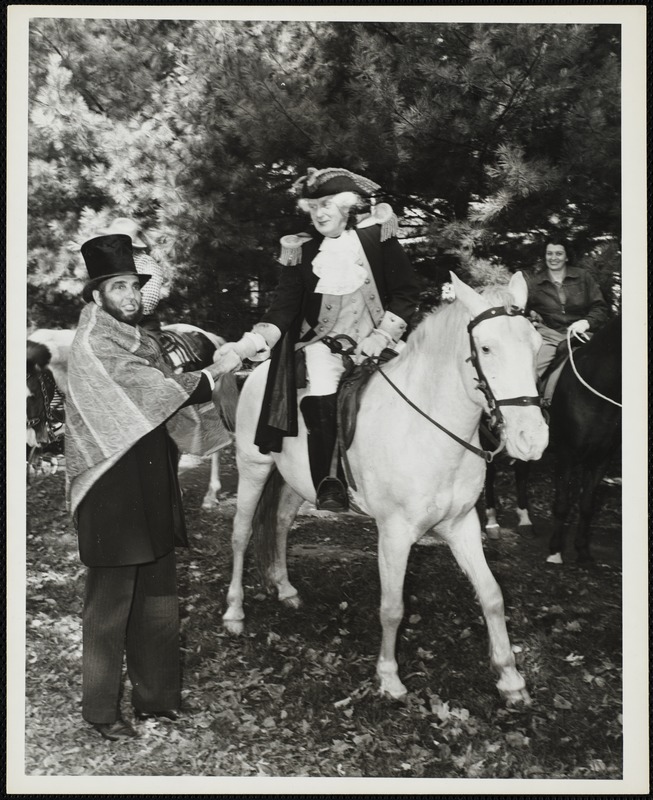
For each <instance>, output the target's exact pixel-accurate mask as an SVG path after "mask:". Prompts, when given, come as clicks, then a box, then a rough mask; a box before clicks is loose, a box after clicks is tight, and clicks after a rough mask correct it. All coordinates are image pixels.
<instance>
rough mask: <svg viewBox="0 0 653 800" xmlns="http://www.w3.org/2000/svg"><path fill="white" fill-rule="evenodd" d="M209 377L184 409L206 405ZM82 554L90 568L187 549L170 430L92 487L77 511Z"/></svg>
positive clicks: (154, 434)
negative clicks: (178, 548) (176, 546)
mask: <svg viewBox="0 0 653 800" xmlns="http://www.w3.org/2000/svg"><path fill="white" fill-rule="evenodd" d="M210 399H211V390H210V388H209V383H208V380H207V379H206V377H202V379H201V381H200V383H199V384H198V386H197V388H196V389H195V391H194V392H193V394H192V395H191V397H190V398H189V399H188V401H187V402H186V403H184V405H193V404H195V403H203V402H207V401H208V400H210ZM76 519H77V535H78V540H79V555H80V558H81V561H82V563H83V564H85V565H86V566H87V567H118V566H127V565H132V564H146V563H148V562H150V561H154V559H156V558H160V557H161V556H164V555H166V553H169V552H170V550H172V548H173V547H174V546H175V545H181V546H186V545H187V544H188V540H187V537H186V525H185V521H184V512H183V506H182V502H181V492H180V489H179V480H178V478H177V448H176V446H175V444H174V442H173V441H172V439H171V438H170V436H169V435H168V432H167V430H166V427H165V425H159V426H158V427H157V428H154V430H152V431H150V432H149V433H148V434H146V435H145V436H143V438H142V439H139V440H138V442H136V444H135V445H134V446H133V447H131V448H130V449H129V450H128V451H127V452H126V453H125V455H124V456H122V458H120V459H119V460H118V461H117V462H116V463H115V464H114V465H113V466H112V467H111V468H110V469H108V470H107V471H106V472H105V473H104V474H103V475H102V476H101V477H100V478H98V480H97V481H96V482H95V483H94V484H93V486H91V488H90V489H89V490H88V492H87V494H86V495H85V496H84V498H83V500H82V501H81V502H80V504H79V507H78V509H77V515H76Z"/></svg>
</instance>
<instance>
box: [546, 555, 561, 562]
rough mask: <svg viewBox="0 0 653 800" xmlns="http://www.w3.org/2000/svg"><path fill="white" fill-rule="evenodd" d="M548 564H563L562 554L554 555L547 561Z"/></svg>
mask: <svg viewBox="0 0 653 800" xmlns="http://www.w3.org/2000/svg"><path fill="white" fill-rule="evenodd" d="M546 563H547V564H562V553H552V554H551V555H550V556H549V557H548V558H547V560H546Z"/></svg>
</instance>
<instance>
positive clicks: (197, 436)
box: [65, 303, 231, 515]
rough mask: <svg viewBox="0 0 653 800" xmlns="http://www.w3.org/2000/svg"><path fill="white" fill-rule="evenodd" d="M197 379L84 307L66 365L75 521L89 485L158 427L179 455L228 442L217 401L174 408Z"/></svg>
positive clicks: (146, 340)
mask: <svg viewBox="0 0 653 800" xmlns="http://www.w3.org/2000/svg"><path fill="white" fill-rule="evenodd" d="M153 367H154V369H153ZM199 380H200V376H199V374H198V373H197V372H189V373H182V374H179V375H177V374H174V373H173V372H172V370H171V368H170V367H168V366H167V364H166V363H165V362H164V360H163V355H162V352H161V349H160V347H159V345H158V344H157V342H156V341H155V340H154V339H153V338H152V337H151V336H150V335H149V334H148V333H147V332H146V331H144V330H142V329H141V328H139V327H138V326H131V325H126V324H124V323H122V322H119V321H118V320H116V319H114V318H113V317H112V316H111V315H110V314H108V313H107V312H106V311H104V310H102V309H101V308H100V307H99V306H98V305H96V304H95V303H88V304H87V305H86V307H85V308H84V309H83V311H82V313H81V316H80V318H79V326H78V328H77V332H76V334H75V338H74V340H73V343H72V345H71V348H70V355H69V361H68V395H67V400H66V445H65V447H66V494H67V500H68V502H69V507H70V511H71V513H72V514H73V515H74V513H75V510H76V509H77V507H78V506H79V503H80V501H81V500H82V499H83V498H84V496H85V495H86V493H87V492H88V490H89V489H90V487H91V486H92V485H93V484H94V483H95V481H96V480H97V479H98V478H99V477H100V476H101V475H103V474H104V473H105V472H106V471H107V470H108V469H109V468H110V467H111V466H113V465H114V464H115V463H116V462H117V461H118V460H119V459H120V458H121V456H123V455H124V454H125V453H126V452H127V451H128V450H129V449H130V448H131V447H132V446H133V445H134V444H135V443H136V442H137V441H138V440H139V439H141V438H142V437H143V436H145V435H146V434H147V433H149V432H150V431H152V430H154V428H156V427H158V426H159V425H161V424H163V423H165V424H166V427H167V429H168V432H169V433H170V436H171V437H172V438H173V440H174V441H175V443H176V444H177V446H178V447H179V449H180V450H181V451H182V452H184V453H191V454H193V455H199V456H204V455H208V454H209V453H213V452H215V451H216V450H218V449H220V448H221V447H224V446H225V445H227V444H229V442H230V441H231V436H230V434H229V432H228V431H227V429H226V427H225V425H224V422H223V420H222V417H221V414H220V411H219V409H218V407H217V405H216V404H215V403H213V402H212V403H203V404H201V405H193V406H187V407H186V408H180V406H182V405H183V404H184V403H185V402H186V401H187V400H188V398H189V397H190V396H191V394H192V393H193V391H194V390H195V388H196V387H197V384H198V383H199ZM219 388H220V387H219V384H218V385H216V389H215V392H214V400H215V398H216V393H217V392H218V391H219Z"/></svg>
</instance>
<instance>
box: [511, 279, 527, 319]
mask: <svg viewBox="0 0 653 800" xmlns="http://www.w3.org/2000/svg"><path fill="white" fill-rule="evenodd" d="M508 289H509V290H510V293H511V294H512V296H513V297H514V299H515V305H516V306H517V307H518V308H521V310H522V311H523V310H524V309H525V308H526V302H527V301H528V284H527V283H526V279H525V278H524V276H523V275H522V274H521V272H515V274H514V275H513V276H512V278H511V279H510V283H509V284H508Z"/></svg>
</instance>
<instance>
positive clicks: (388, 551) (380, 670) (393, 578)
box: [376, 520, 413, 697]
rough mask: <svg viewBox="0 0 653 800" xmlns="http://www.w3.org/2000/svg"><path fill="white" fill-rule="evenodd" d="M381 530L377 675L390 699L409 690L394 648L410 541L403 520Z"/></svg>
mask: <svg viewBox="0 0 653 800" xmlns="http://www.w3.org/2000/svg"><path fill="white" fill-rule="evenodd" d="M378 527H379V556H378V560H379V575H380V577H381V606H380V610H379V617H380V620H381V630H382V637H381V650H380V652H379V658H378V661H377V664H376V674H377V675H378V678H379V681H380V684H381V686H380V690H381V692H382V693H383V692H387V693H388V694H389V695H390V696H391V697H402V696H403V695H405V694H406V687H405V686H404V685H403V683H402V682H401V680H400V679H399V671H398V667H397V659H396V657H395V648H396V645H397V630H398V628H399V623H400V622H401V620H402V617H403V615H404V601H403V589H404V578H405V576H406V564H407V563H408V554H409V553H410V546H411V543H412V541H413V540H411V538H410V535H409V531H408V530H407V527H406V523H405V522H404V521H403V520H390V521H385V522H383V523H381V522H379V523H378Z"/></svg>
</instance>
